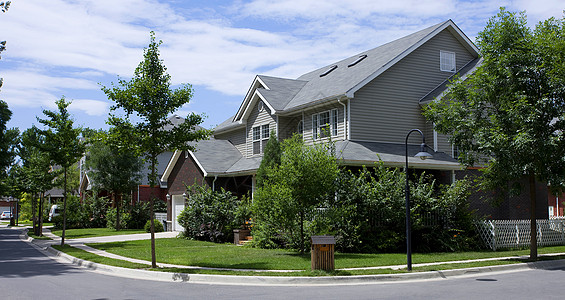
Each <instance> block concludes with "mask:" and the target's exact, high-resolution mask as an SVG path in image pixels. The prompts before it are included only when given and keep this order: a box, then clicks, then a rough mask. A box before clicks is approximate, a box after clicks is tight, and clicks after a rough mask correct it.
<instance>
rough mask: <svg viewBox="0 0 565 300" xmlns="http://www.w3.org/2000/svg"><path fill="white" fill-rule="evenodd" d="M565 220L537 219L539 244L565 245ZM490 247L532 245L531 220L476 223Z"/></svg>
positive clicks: (494, 248)
mask: <svg viewBox="0 0 565 300" xmlns="http://www.w3.org/2000/svg"><path fill="white" fill-rule="evenodd" d="M564 223H565V220H564V219H549V220H536V228H537V230H536V231H537V244H538V246H552V245H565V227H564ZM475 225H476V227H477V230H478V231H479V233H480V235H481V238H482V239H483V241H484V242H485V244H486V245H487V247H488V248H490V249H492V250H496V249H500V248H520V247H527V246H529V245H530V220H483V221H478V222H476V223H475Z"/></svg>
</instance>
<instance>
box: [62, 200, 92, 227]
mask: <svg viewBox="0 0 565 300" xmlns="http://www.w3.org/2000/svg"><path fill="white" fill-rule="evenodd" d="M58 205H60V204H58ZM63 222H64V221H63V216H62V215H59V216H57V217H55V218H53V226H55V228H56V229H62V228H63ZM89 227H91V226H90V214H89V212H88V211H87V209H86V208H85V206H84V204H83V203H81V202H80V199H79V198H78V197H77V196H75V195H68V196H67V218H66V228H67V229H71V228H73V229H74V228H89Z"/></svg>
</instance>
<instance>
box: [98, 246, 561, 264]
mask: <svg viewBox="0 0 565 300" xmlns="http://www.w3.org/2000/svg"><path fill="white" fill-rule="evenodd" d="M155 244H156V253H157V260H158V261H159V262H160V263H169V264H175V265H184V266H198V267H211V268H230V269H258V270H297V271H306V270H309V269H310V254H309V253H307V254H299V253H298V252H295V251H289V250H281V249H258V248H250V247H238V246H235V245H232V244H214V243H210V242H203V241H193V240H186V239H177V238H172V239H157V240H156V241H155ZM89 246H91V247H94V248H97V249H100V250H104V251H107V252H110V253H114V254H118V255H121V256H125V257H131V258H136V259H142V260H150V259H151V252H150V250H151V247H150V241H148V240H141V241H127V242H113V243H103V244H89ZM559 252H565V246H557V247H543V248H539V253H540V254H544V253H559ZM528 254H529V250H527V249H526V250H508V251H496V252H494V251H476V252H454V253H415V254H413V263H414V264H419V263H433V262H449V261H459V260H472V259H482V258H497V257H509V256H522V255H528ZM493 263H494V262H480V263H477V264H474V265H473V266H485V265H492V264H493ZM404 264H406V254H404V253H379V254H357V253H335V266H336V268H337V269H343V268H363V267H378V266H393V265H404ZM458 265H459V264H458Z"/></svg>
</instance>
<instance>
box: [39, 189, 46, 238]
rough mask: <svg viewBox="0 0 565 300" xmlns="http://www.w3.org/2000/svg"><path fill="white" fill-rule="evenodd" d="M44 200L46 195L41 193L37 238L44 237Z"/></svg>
mask: <svg viewBox="0 0 565 300" xmlns="http://www.w3.org/2000/svg"><path fill="white" fill-rule="evenodd" d="M43 198H45V193H44V192H41V193H40V194H39V234H38V235H37V236H43V200H44V199H43Z"/></svg>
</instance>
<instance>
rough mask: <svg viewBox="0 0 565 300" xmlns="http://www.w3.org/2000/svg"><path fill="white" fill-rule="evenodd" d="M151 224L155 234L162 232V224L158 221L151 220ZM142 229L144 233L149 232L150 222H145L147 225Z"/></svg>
mask: <svg viewBox="0 0 565 300" xmlns="http://www.w3.org/2000/svg"><path fill="white" fill-rule="evenodd" d="M153 224H154V226H155V232H163V231H164V228H163V223H162V222H161V221H159V220H156V219H155V220H153ZM143 229H145V232H151V220H147V223H145V226H143Z"/></svg>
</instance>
